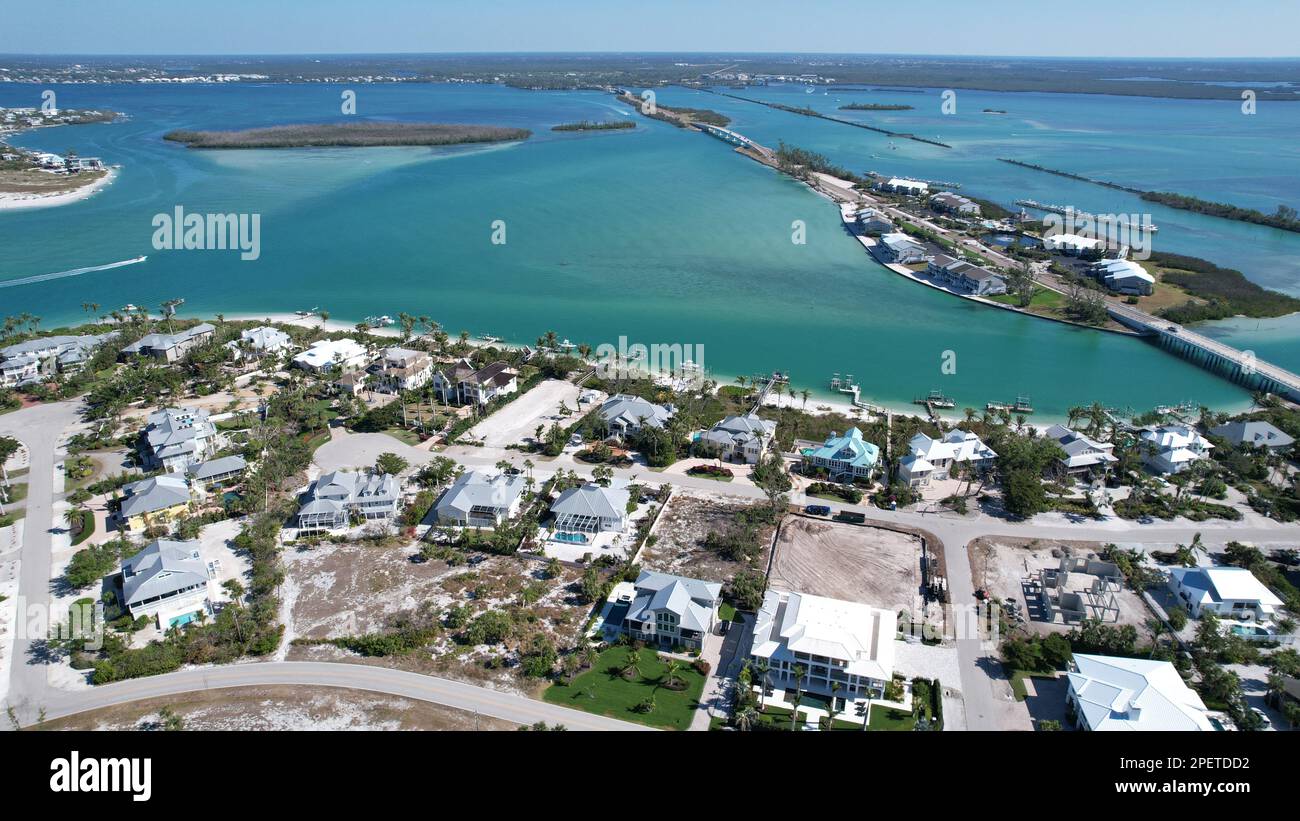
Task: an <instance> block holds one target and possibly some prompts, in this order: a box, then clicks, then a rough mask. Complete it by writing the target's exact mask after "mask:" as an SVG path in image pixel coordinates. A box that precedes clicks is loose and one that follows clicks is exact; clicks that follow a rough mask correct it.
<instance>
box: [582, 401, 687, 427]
mask: <svg viewBox="0 0 1300 821" xmlns="http://www.w3.org/2000/svg"><path fill="white" fill-rule="evenodd" d="M600 415H601V416H602V417H604V419H605V421H606V422H614V421H619V422H622V423H623V424H624V425H630V426H633V427H640V426H641V424H642V422H641V420H642V419H644V420H645V424H646V425H647V426H649V427H652V428H662V427H663V426H664V423H665V422H667V421H668V420H669V419H671V418H672V415H673V412H672V410H671V409H670V408H667V407H664V406H663V405H656V404H655V403H653V402H651V401H649V400H648V399H642V398H641V397H639V396H632V395H630V394H625V393H619V394H615V395H613V396H611V397H610V398H608V399H606V400H605V402H604V404H602V405H601V406H600Z"/></svg>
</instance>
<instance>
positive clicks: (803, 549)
mask: <svg viewBox="0 0 1300 821" xmlns="http://www.w3.org/2000/svg"><path fill="white" fill-rule="evenodd" d="M769 583H770V585H771V586H772V587H774V588H776V589H779V590H790V591H794V592H799V593H811V594H813V595H816V596H827V597H829V598H832V599H842V600H844V601H853V602H859V603H861V604H869V605H871V606H873V607H881V608H884V609H886V610H901V609H907V610H909V611H914V610H915V609H916V608H917V606H919V604H920V593H921V539H920V537H918V536H913V535H911V534H908V533H896V532H894V531H891V530H883V529H881V528H875V527H861V526H858V525H850V524H841V523H839V522H829V521H825V520H821V519H812V518H807V517H803V516H789V517H787V518H786V520H785V523H784V524H783V525H782V527H781V533H780V535H779V536H778V537H777V542H776V556H775V558H774V559H773V560H772V573H771V576H770V577H769Z"/></svg>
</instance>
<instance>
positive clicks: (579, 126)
mask: <svg viewBox="0 0 1300 821" xmlns="http://www.w3.org/2000/svg"><path fill="white" fill-rule="evenodd" d="M625 128H636V123H635V122H633V121H632V120H612V121H607V122H596V121H594V120H579V121H578V122H576V123H560V124H559V125H557V126H553V127H552V128H551V130H552V131H619V130H622V129H625Z"/></svg>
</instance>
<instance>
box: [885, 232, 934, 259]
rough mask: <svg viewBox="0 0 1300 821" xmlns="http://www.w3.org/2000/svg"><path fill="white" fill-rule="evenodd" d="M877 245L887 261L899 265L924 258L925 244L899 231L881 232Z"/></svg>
mask: <svg viewBox="0 0 1300 821" xmlns="http://www.w3.org/2000/svg"><path fill="white" fill-rule="evenodd" d="M877 247H879V248H880V252H881V253H882V254H883V255H884V256H885V258H886V259H887V260H888V261H889V262H897V263H899V264H900V265H910V264H911V263H913V262H921V261H923V260H924V259H925V258H926V254H925V246H924V245H922V244H921V243H919V242H917V241H916V240H914V239H912V238H911V237H909V236H908V235H907V234H904V233H903V232H901V231H895V232H894V233H892V234H882V235H881V237H880V245H879V246H877Z"/></svg>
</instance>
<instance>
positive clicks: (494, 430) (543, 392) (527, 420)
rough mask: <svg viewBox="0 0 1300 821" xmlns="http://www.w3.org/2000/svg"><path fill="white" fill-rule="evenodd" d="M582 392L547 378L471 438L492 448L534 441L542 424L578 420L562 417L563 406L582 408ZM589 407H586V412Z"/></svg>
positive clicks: (486, 421) (484, 423) (485, 422)
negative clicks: (534, 435) (579, 406)
mask: <svg viewBox="0 0 1300 821" xmlns="http://www.w3.org/2000/svg"><path fill="white" fill-rule="evenodd" d="M581 392H582V389H581V388H579V387H578V386H577V385H575V384H573V383H572V382H566V381H564V380H563V379H547V380H545V381H544V382H542V383H540V384H539V385H537V387H535V388H533V389H532V390H530V391H529V392H528V393H526V394H524V395H523V396H520V397H519V398H518V399H515V400H514V401H513V402H511V403H510V404H508V405H506V406H505V407H503V408H501V409H500V410H498V411H497V412H496V413H494V414H492V415H491V416H489V417H488V418H487V419H484V420H483V421H482V422H479V423H478V424H477V425H475V426H474V427H473V428H471V429H470V431H469V433H468V434H467V438H469V439H473V440H482V441H483V444H484V445H486V446H487V447H490V448H503V447H505V446H506V445H517V444H519V443H520V442H522V441H524V440H525V439H531V438H532V437H533V434H534V433H536V431H537V426H538V425H544V426H546V427H548V428H549V427H550V426H551V424H552V423H554V422H557V421H558V422H559V423H560V425H561V427H563V426H565V425H567V424H569V423H571V422H573V421H574V420H576V419H577V418H578V417H577V415H576V414H575V415H572V416H568V417H564V418H563V419H560V418H559V413H560V404H561V403H563V404H565V405H567V406H568V408H569V410H571V411H576V410H577V409H578V394H579V393H581ZM587 407H589V406H586V405H584V406H583V408H584V410H585V409H586V408H587Z"/></svg>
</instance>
